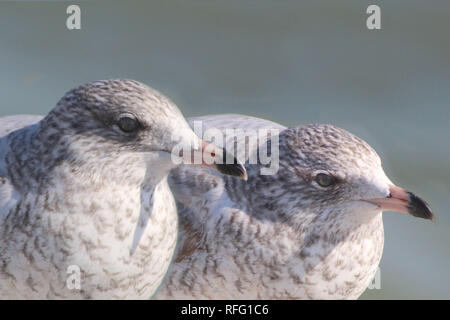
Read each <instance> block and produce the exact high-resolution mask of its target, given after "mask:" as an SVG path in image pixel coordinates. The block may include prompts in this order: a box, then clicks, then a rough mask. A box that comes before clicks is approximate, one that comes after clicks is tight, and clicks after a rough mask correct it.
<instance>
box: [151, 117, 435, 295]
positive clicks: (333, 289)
mask: <svg viewBox="0 0 450 320" xmlns="http://www.w3.org/2000/svg"><path fill="white" fill-rule="evenodd" d="M196 122H198V123H201V124H202V126H203V129H204V130H208V129H213V128H214V129H216V130H220V131H221V132H222V133H223V134H224V135H225V137H224V139H223V140H224V141H226V146H227V148H228V147H229V144H228V143H229V142H230V141H231V142H233V141H235V140H233V139H235V137H234V136H226V134H225V133H226V130H228V129H230V128H231V129H248V128H250V129H259V130H261V129H264V130H267V129H271V130H276V131H278V134H276V135H274V136H271V139H268V138H269V136H267V138H263V139H260V140H259V141H258V143H256V144H253V147H252V145H250V144H247V145H245V144H242V143H241V144H238V146H237V152H238V153H239V152H240V151H242V149H243V148H247V149H248V150H247V151H246V153H244V154H245V156H244V159H242V158H241V159H240V160H244V161H245V160H247V162H246V164H245V166H246V169H247V173H248V181H247V182H244V181H239V180H237V179H229V178H227V177H220V176H218V175H215V174H213V173H211V172H209V171H207V170H205V169H202V168H194V167H187V166H180V167H177V168H175V169H173V170H172V172H171V173H170V175H169V185H170V187H171V189H172V191H173V193H174V195H175V199H176V201H177V206H178V208H179V219H180V235H179V243H178V246H177V250H176V253H175V258H174V262H173V263H172V265H171V267H170V268H169V271H168V274H167V275H166V279H165V281H164V282H163V285H162V286H161V288H160V289H159V290H158V292H157V293H156V295H155V298H156V299H356V298H358V297H359V296H360V295H361V294H362V293H363V292H364V290H365V289H366V288H367V286H368V285H369V284H370V282H371V280H372V279H373V277H374V275H375V273H376V271H377V267H378V264H379V262H380V259H381V256H382V252H383V244H384V233H383V221H382V211H384V210H392V211H398V212H402V213H407V214H410V215H412V216H415V217H420V218H425V219H430V220H432V219H433V214H432V213H431V210H430V208H429V207H428V206H427V204H426V203H425V202H424V201H423V200H422V199H420V198H419V197H417V196H416V195H414V194H413V193H411V192H408V191H406V190H404V189H402V188H400V187H398V186H396V185H395V184H394V183H393V182H392V181H391V180H390V179H389V178H388V177H387V176H386V174H385V173H384V171H383V168H382V165H381V160H380V157H379V156H378V155H377V153H376V152H375V150H374V149H372V148H371V147H370V146H369V145H368V144H367V143H366V142H364V141H363V140H361V139H360V138H358V137H356V136H355V135H353V134H351V133H349V132H347V131H345V130H343V129H340V128H337V127H335V126H332V125H325V124H312V125H302V126H298V127H293V128H286V127H284V126H282V125H280V124H277V123H274V122H271V121H268V120H264V119H258V118H253V117H249V116H243V115H233V114H231V115H212V116H204V117H199V118H192V119H190V123H191V125H194V124H195V123H196ZM238 138H239V137H238ZM274 141H276V142H277V144H278V150H275V151H278V157H279V168H278V170H277V171H276V172H275V173H274V174H265V175H263V174H262V173H261V168H263V167H267V165H262V164H261V163H259V162H256V163H253V164H252V163H251V162H250V161H248V160H249V156H250V155H252V154H254V153H255V152H256V151H258V152H259V150H261V148H265V149H266V150H272V149H271V148H269V145H270V144H273V142H274ZM228 151H229V152H231V151H230V149H229V148H228ZM240 154H241V155H242V154H243V153H240Z"/></svg>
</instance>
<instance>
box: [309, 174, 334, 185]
mask: <svg viewBox="0 0 450 320" xmlns="http://www.w3.org/2000/svg"><path fill="white" fill-rule="evenodd" d="M314 180H315V181H316V182H317V184H318V185H319V186H321V187H329V186H331V185H333V184H335V183H336V178H335V177H333V176H331V175H329V174H326V173H318V174H317V175H316V177H315V178H314Z"/></svg>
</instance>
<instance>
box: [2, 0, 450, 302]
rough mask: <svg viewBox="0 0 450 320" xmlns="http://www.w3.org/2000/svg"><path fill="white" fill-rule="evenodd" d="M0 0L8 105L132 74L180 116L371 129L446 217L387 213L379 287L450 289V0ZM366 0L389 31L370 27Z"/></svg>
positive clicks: (413, 186) (19, 107)
mask: <svg viewBox="0 0 450 320" xmlns="http://www.w3.org/2000/svg"><path fill="white" fill-rule="evenodd" d="M71 3H73V2H63V3H61V2H59V3H55V2H53V3H50V2H45V3H39V2H2V3H0V97H1V102H0V116H3V115H9V114H18V113H32V114H45V113H47V112H48V111H49V110H50V109H51V108H52V107H53V106H54V105H55V103H56V102H57V100H58V99H59V98H60V97H61V96H62V95H63V94H64V93H65V92H66V91H67V90H69V89H70V88H72V87H74V86H76V85H78V84H81V83H84V82H87V81H91V80H99V79H105V78H113V77H115V78H117V77H120V78H124V77H127V78H133V79H136V80H139V81H142V82H144V83H146V84H148V85H150V86H153V87H154V88H156V89H158V90H160V91H162V92H163V93H165V94H166V95H168V96H169V97H171V99H172V100H174V101H175V102H176V103H177V104H178V106H179V107H180V109H181V110H182V111H183V113H184V114H185V115H186V116H194V115H203V114H210V113H223V112H238V113H246V114H250V115H254V116H259V117H265V118H269V119H272V120H275V121H279V122H281V123H283V124H286V125H290V126H293V125H298V124H305V123H312V122H322V123H332V124H335V125H338V126H340V127H343V128H345V129H347V130H349V131H351V132H353V133H355V134H357V135H358V136H360V137H362V138H363V139H365V140H366V141H368V142H369V143H370V144H371V145H372V146H373V147H374V148H375V149H376V150H377V151H378V152H379V154H380V155H381V156H382V158H383V160H384V167H385V170H386V172H387V173H388V175H389V176H390V177H391V178H392V180H393V181H394V182H396V183H397V184H399V185H401V186H404V187H406V188H408V189H410V190H412V191H414V192H416V193H417V194H418V195H421V196H422V197H423V198H424V199H426V200H427V201H428V202H429V203H430V204H431V206H432V208H433V209H434V211H435V213H436V215H437V217H438V221H437V222H436V223H430V222H428V221H424V220H421V219H414V218H412V217H409V216H406V215H402V214H397V213H391V212H387V213H386V214H385V215H384V221H385V232H386V244H385V251H384V255H383V259H382V262H381V290H367V291H366V293H365V294H364V295H363V296H362V298H369V299H379V298H386V299H400V298H401V299H403V298H438V299H440V298H446V299H449V298H450V276H449V274H448V272H449V270H450V252H449V250H448V248H449V241H450V233H449V231H450V227H449V225H450V213H449V211H450V210H449V203H450V201H449V196H450V192H449V191H450V188H449V181H450V161H449V160H450V142H449V141H450V129H449V122H450V112H449V111H450V106H449V101H450V90H449V88H450V1H444V0H442V1H411V0H403V1H400V0H398V1H379V0H377V1H375V2H373V1H370V2H369V1H356V0H353V1H333V0H329V1H317V0H309V1H257V0H251V1H250V0H241V1H237V0H236V1H211V0H202V1H200V0H191V1H186V0H185V1H183V0H177V1H126V2H125V1H123V2H118V1H114V2H113V1H96V2H75V3H78V4H80V5H81V10H82V30H80V31H69V30H67V29H66V28H65V19H66V14H65V10H66V7H67V6H68V5H69V4H71ZM369 4H378V5H380V6H381V9H382V30H380V31H369V30H367V28H366V27H365V19H366V17H367V15H366V14H365V10H366V8H367V6H368V5H369Z"/></svg>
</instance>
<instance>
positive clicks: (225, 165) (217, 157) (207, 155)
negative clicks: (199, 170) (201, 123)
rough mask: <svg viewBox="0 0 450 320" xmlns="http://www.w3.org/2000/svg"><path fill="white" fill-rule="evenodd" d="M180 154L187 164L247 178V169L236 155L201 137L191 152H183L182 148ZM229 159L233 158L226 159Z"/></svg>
mask: <svg viewBox="0 0 450 320" xmlns="http://www.w3.org/2000/svg"><path fill="white" fill-rule="evenodd" d="M180 156H181V157H183V159H184V163H185V164H194V165H200V166H203V167H207V168H211V169H213V170H217V171H219V172H220V173H222V174H225V175H229V176H234V177H238V178H241V179H243V180H247V171H246V170H245V167H244V165H243V164H242V163H240V162H238V160H237V159H236V157H234V156H231V155H229V154H227V152H226V150H225V149H222V148H219V147H218V146H216V145H214V144H212V143H209V142H206V141H203V140H201V139H199V144H198V145H197V146H194V147H193V148H192V150H191V152H190V154H189V153H185V154H183V150H182V151H181V152H180ZM227 159H233V160H232V161H226V160H227Z"/></svg>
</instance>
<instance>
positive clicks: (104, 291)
mask: <svg viewBox="0 0 450 320" xmlns="http://www.w3.org/2000/svg"><path fill="white" fill-rule="evenodd" d="M180 147H182V148H181V150H180V151H179V152H178V153H177V154H176V155H174V154H172V152H171V151H172V150H174V148H178V149H180ZM206 150H210V151H208V152H209V153H208V152H207V151H206ZM185 151H186V154H189V153H190V152H191V151H192V155H194V154H198V153H200V154H203V155H204V156H210V158H211V159H213V160H215V159H216V157H218V156H220V155H221V154H222V155H223V154H224V153H223V150H222V149H220V148H218V147H215V146H213V145H211V144H208V143H206V142H204V141H202V140H201V139H200V138H199V137H198V136H196V135H195V134H194V132H193V131H192V130H191V129H190V127H189V125H188V124H187V122H186V120H185V119H184V117H183V115H182V114H181V112H180V111H179V110H178V108H177V107H176V106H175V104H173V103H172V102H171V101H170V100H169V99H167V98H166V97H164V96H163V95H162V94H160V93H159V92H157V91H156V90H153V89H151V88H149V87H148V86H146V85H144V84H142V83H139V82H137V81H133V80H103V81H96V82H91V83H88V84H85V85H81V86H79V87H77V88H75V89H72V90H70V91H69V92H68V93H66V94H65V95H64V96H63V97H62V98H61V100H60V101H59V102H58V103H57V105H56V107H55V108H54V109H52V110H51V111H50V112H49V113H48V115H47V116H45V117H39V116H9V117H4V118H0V298H3V299H141V298H146V299H148V298H150V297H151V296H152V295H153V293H154V292H155V290H156V289H157V287H158V286H159V285H160V283H161V281H162V279H163V277H164V275H165V273H166V271H167V268H168V266H169V263H170V261H171V259H172V255H173V250H174V248H175V243H176V239H177V231H178V222H177V220H178V218H177V210H176V205H175V201H174V198H173V196H172V193H171V192H170V189H169V187H168V184H167V175H168V173H169V171H170V170H171V169H172V168H173V167H175V166H176V161H175V160H176V159H178V160H180V156H183V157H182V158H181V160H182V161H184V163H189V161H188V160H190V159H187V157H184V154H183V152H185ZM216 154H217V155H216ZM177 157H178V158H177ZM186 159H187V160H186ZM217 163H219V164H215V163H207V162H204V161H203V162H202V161H200V163H198V164H200V165H204V166H206V167H208V169H207V170H211V169H215V170H218V171H220V172H225V173H228V174H231V175H235V176H238V177H242V178H245V169H244V168H243V167H242V165H240V164H237V163H233V164H230V165H226V164H221V163H220V161H217ZM194 164H195V163H194Z"/></svg>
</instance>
